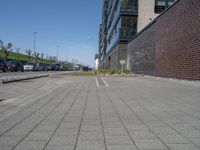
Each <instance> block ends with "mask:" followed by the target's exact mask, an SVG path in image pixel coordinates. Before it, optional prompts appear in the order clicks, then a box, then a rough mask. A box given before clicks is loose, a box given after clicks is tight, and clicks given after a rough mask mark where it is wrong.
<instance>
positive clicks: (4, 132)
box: [0, 87, 62, 137]
mask: <svg viewBox="0 0 200 150" xmlns="http://www.w3.org/2000/svg"><path fill="white" fill-rule="evenodd" d="M60 88H62V87H60ZM60 88H58V89H56V90H58V91H59V89H60ZM61 92H62V91H61ZM61 92H59V93H57V94H56V95H55V96H54V97H52V98H50V100H49V101H47V103H45V104H44V105H42V106H41V107H40V108H39V109H37V110H35V111H33V112H32V113H30V114H29V115H28V116H26V117H25V118H23V119H22V120H21V121H19V122H18V123H16V124H15V125H13V126H12V127H11V128H9V129H8V130H6V131H5V132H3V133H2V134H0V137H1V136H3V135H4V134H6V133H7V132H8V131H10V130H11V129H13V128H14V127H16V126H17V125H18V124H20V123H22V122H23V121H24V120H26V119H27V118H29V117H30V116H32V115H33V114H35V113H36V112H37V111H39V110H40V109H42V108H43V107H45V106H46V105H47V104H48V103H50V102H51V101H52V100H53V99H54V98H55V97H56V96H57V95H59V94H60V93H61ZM44 97H45V96H44ZM41 100H42V98H41V99H39V100H38V101H36V102H35V103H34V104H36V103H38V102H40V101H41ZM31 106H32V105H30V106H29V107H31ZM29 107H28V108H29ZM28 108H25V109H28ZM25 109H22V110H21V111H24V110H25ZM21 111H19V112H21ZM5 119H7V118H5ZM5 119H4V120H5ZM4 120H1V121H0V123H1V122H2V121H4Z"/></svg>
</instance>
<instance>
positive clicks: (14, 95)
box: [0, 73, 200, 150]
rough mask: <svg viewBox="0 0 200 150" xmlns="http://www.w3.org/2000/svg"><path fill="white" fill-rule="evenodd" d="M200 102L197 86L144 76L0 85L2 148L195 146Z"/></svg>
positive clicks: (199, 140)
mask: <svg viewBox="0 0 200 150" xmlns="http://www.w3.org/2000/svg"><path fill="white" fill-rule="evenodd" d="M2 74H3V73H2ZM2 74H1V75H2ZM199 108H200V88H199V87H195V86H192V85H184V84H181V83H179V82H176V81H170V80H163V79H154V78H148V77H134V78H128V77H95V76H66V75H55V76H52V77H51V76H50V77H47V78H39V79H32V80H24V81H20V82H14V83H8V84H2V85H0V149H1V150H200V109H199Z"/></svg>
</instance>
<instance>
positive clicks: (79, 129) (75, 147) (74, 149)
mask: <svg viewBox="0 0 200 150" xmlns="http://www.w3.org/2000/svg"><path fill="white" fill-rule="evenodd" d="M90 86H91V81H90V85H89V87H88V90H87V95H86V100H85V105H84V108H83V111H82V116H81V121H80V124H79V128H78V133H77V137H76V142H75V146H74V148H73V150H76V149H77V144H78V138H79V135H80V132H81V125H82V123H83V118H84V114H85V110H86V106H87V102H88V94H89V90H90Z"/></svg>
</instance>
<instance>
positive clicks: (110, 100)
mask: <svg viewBox="0 0 200 150" xmlns="http://www.w3.org/2000/svg"><path fill="white" fill-rule="evenodd" d="M103 89H104V91H105V93H106V95H107V96H108V100H109V102H110V103H111V105H112V107H113V110H114V111H115V113H116V114H117V117H118V118H119V120H120V122H121V124H122V125H123V127H124V129H125V130H126V132H127V134H128V136H129V138H130V139H131V141H132V142H133V144H134V145H135V147H136V149H137V150H140V149H139V148H138V146H137V145H136V143H135V141H134V139H133V138H132V136H131V134H130V133H129V131H128V129H127V127H126V125H125V124H124V122H123V120H122V118H121V117H120V115H119V113H118V112H117V110H116V107H115V105H114V103H113V101H112V99H111V98H110V96H109V94H108V91H107V90H106V89H105V88H103Z"/></svg>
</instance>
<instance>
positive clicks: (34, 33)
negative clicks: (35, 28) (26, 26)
mask: <svg viewBox="0 0 200 150" xmlns="http://www.w3.org/2000/svg"><path fill="white" fill-rule="evenodd" d="M36 34H37V32H33V51H34V60H35V35H36Z"/></svg>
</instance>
